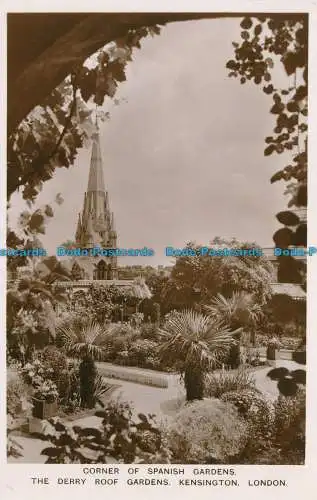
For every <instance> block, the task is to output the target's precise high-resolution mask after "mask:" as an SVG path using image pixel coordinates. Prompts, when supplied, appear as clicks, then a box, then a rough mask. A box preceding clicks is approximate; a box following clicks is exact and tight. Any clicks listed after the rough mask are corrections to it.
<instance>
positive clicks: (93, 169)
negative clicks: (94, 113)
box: [87, 126, 105, 193]
mask: <svg viewBox="0 0 317 500" xmlns="http://www.w3.org/2000/svg"><path fill="white" fill-rule="evenodd" d="M97 129H98V126H97ZM92 191H95V192H103V193H104V192H105V181H104V177H103V168H102V158H101V148H100V137H99V131H97V132H96V133H95V134H94V135H93V143H92V153H91V161H90V171H89V179H88V189H87V193H89V192H92Z"/></svg>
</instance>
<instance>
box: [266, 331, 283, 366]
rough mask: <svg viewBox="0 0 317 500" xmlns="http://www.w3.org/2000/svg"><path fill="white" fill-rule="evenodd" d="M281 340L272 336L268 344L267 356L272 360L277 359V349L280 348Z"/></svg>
mask: <svg viewBox="0 0 317 500" xmlns="http://www.w3.org/2000/svg"><path fill="white" fill-rule="evenodd" d="M279 345H280V342H279V340H278V339H277V338H276V337H272V338H270V339H269V340H268V343H267V346H266V358H267V359H268V360H271V361H275V359H276V350H277V349H278V348H279Z"/></svg>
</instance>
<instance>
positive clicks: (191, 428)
mask: <svg viewBox="0 0 317 500" xmlns="http://www.w3.org/2000/svg"><path fill="white" fill-rule="evenodd" d="M167 436H168V442H169V446H170V448H171V451H172V453H173V462H176V463H201V464H203V463H205V464H206V463H228V461H230V460H231V459H232V457H234V456H235V455H238V454H239V453H240V452H241V450H242V449H243V448H244V446H245V443H246V439H247V424H246V423H245V422H244V420H243V419H241V418H240V417H239V414H238V411H237V410H236V408H235V407H234V406H233V405H231V404H229V403H226V402H224V401H219V400H217V399H204V400H202V401H195V402H193V403H190V404H188V405H186V406H185V407H184V408H183V409H182V410H180V411H179V412H178V413H177V414H176V417H175V421H174V422H173V423H172V424H171V425H170V427H169V429H168V431H167Z"/></svg>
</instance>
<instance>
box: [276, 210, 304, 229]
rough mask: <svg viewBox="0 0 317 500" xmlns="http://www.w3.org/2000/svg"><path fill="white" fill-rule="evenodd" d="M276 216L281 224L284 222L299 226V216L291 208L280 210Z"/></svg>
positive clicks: (286, 224)
mask: <svg viewBox="0 0 317 500" xmlns="http://www.w3.org/2000/svg"><path fill="white" fill-rule="evenodd" d="M276 218H277V220H278V221H279V222H280V223H281V224H284V225H285V226H297V225H298V224H299V222H300V221H299V217H298V216H297V215H296V214H294V212H290V211H289V210H285V211H283V212H279V213H278V214H277V215H276Z"/></svg>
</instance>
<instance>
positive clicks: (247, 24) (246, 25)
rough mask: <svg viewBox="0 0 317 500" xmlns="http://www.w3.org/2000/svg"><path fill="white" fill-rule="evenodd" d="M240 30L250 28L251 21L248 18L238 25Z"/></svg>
mask: <svg viewBox="0 0 317 500" xmlns="http://www.w3.org/2000/svg"><path fill="white" fill-rule="evenodd" d="M240 26H241V28H243V29H244V30H248V29H250V28H251V26H252V19H251V18H250V17H245V18H244V19H243V20H242V21H241V23H240Z"/></svg>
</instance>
